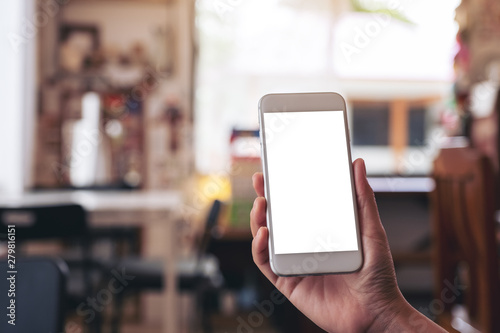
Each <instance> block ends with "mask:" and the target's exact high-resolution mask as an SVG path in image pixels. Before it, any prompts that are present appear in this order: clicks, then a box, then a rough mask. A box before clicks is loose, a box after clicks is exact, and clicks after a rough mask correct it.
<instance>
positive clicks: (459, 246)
mask: <svg viewBox="0 0 500 333" xmlns="http://www.w3.org/2000/svg"><path fill="white" fill-rule="evenodd" d="M433 178H434V180H435V185H436V187H435V190H434V192H433V196H432V206H433V211H434V214H435V215H434V222H433V231H434V239H433V246H434V258H433V259H434V272H435V297H436V300H438V302H442V303H440V304H442V305H443V309H444V311H443V312H442V313H436V314H437V315H438V318H437V319H438V323H439V324H441V325H442V326H443V327H445V328H447V329H451V323H450V320H451V318H452V315H451V310H452V307H453V305H455V303H457V301H458V300H459V299H461V298H462V296H463V299H464V301H465V306H466V308H467V311H468V315H469V318H470V319H471V324H472V325H473V326H476V327H477V328H479V329H480V330H481V331H482V332H500V316H499V311H500V289H499V284H500V279H499V269H498V267H499V265H498V255H497V248H496V239H495V220H494V213H495V208H494V207H495V188H494V187H495V178H494V175H493V170H492V166H491V162H490V161H489V160H488V159H487V158H486V157H485V156H483V155H481V154H480V153H479V152H477V151H475V150H474V149H472V148H469V147H461V148H444V149H442V150H441V152H440V153H439V155H438V157H437V158H436V160H435V161H434V170H433ZM464 264H465V265H464ZM462 266H466V267H467V270H466V272H467V274H466V276H467V278H465V279H460V280H457V279H458V275H457V274H458V268H459V267H462ZM456 281H460V282H459V284H464V283H465V284H466V288H463V289H462V288H458V289H455V287H454V286H456V285H457V283H456ZM439 312H440V311H439Z"/></svg>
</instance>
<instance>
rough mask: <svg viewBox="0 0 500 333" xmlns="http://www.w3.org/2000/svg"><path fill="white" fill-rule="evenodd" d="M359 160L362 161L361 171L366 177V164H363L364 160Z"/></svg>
mask: <svg viewBox="0 0 500 333" xmlns="http://www.w3.org/2000/svg"><path fill="white" fill-rule="evenodd" d="M361 161H363V172H364V173H365V177H366V164H365V160H364V159H361Z"/></svg>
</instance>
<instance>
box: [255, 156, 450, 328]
mask: <svg viewBox="0 0 500 333" xmlns="http://www.w3.org/2000/svg"><path fill="white" fill-rule="evenodd" d="M353 168H354V181H355V189H356V200H357V206H358V217H359V223H360V229H361V238H362V246H363V254H364V263H363V266H362V268H361V269H360V270H359V271H358V272H356V273H351V274H342V275H320V276H306V277H279V276H277V275H276V274H274V273H273V271H272V270H271V267H270V265H269V250H268V237H269V231H268V229H267V227H266V199H265V198H264V179H263V176H262V173H256V174H255V175H254V176H253V186H254V188H255V191H256V192H257V195H258V197H257V198H256V199H255V202H254V205H253V208H252V212H251V213H250V224H251V229H252V235H253V237H254V239H253V242H252V255H253V259H254V262H255V263H256V264H257V266H258V267H259V269H260V270H261V271H262V273H263V274H264V275H265V276H266V277H267V278H268V279H269V280H270V281H271V282H272V283H273V284H274V285H275V286H276V288H278V289H279V290H280V291H281V293H283V295H285V296H286V297H287V298H288V299H289V300H290V301H291V302H292V303H293V304H294V305H295V306H296V307H297V308H298V309H299V310H300V311H301V312H303V313H304V314H305V315H306V316H307V317H309V318H310V319H311V320H312V321H313V322H315V323H316V324H317V325H318V326H319V327H321V328H323V329H324V330H326V331H328V332H368V331H374V332H382V331H399V332H401V331H404V330H406V329H410V331H412V332H415V331H417V329H418V330H422V332H432V331H436V332H438V331H439V332H441V329H440V328H439V327H438V326H437V325H435V324H434V323H432V322H431V321H430V320H428V319H427V318H425V317H424V316H423V315H421V314H420V313H419V312H418V311H416V310H415V309H413V308H412V307H411V306H410V305H409V304H408V303H407V302H406V300H405V299H404V297H403V296H402V294H401V292H400V291H399V288H398V286H397V282H396V274H395V272H394V264H393V262H392V256H391V253H390V250H389V244H388V242H387V237H386V234H385V230H384V228H383V226H382V223H381V222H380V217H379V215H378V210H377V205H376V203H375V197H374V194H373V191H372V189H371V187H370V185H369V184H368V180H367V178H366V168H365V164H364V161H363V160H361V159H358V160H356V161H354V163H353Z"/></svg>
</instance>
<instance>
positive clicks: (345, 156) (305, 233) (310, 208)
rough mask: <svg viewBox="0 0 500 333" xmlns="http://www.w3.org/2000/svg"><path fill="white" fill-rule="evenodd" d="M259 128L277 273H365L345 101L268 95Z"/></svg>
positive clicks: (323, 96)
mask: <svg viewBox="0 0 500 333" xmlns="http://www.w3.org/2000/svg"><path fill="white" fill-rule="evenodd" d="M259 124H260V141H261V154H262V169H263V172H264V184H265V197H266V200H267V226H268V229H269V259H270V264H271V268H272V270H273V271H274V273H276V274H277V275H280V276H294V275H314V274H332V273H349V272H355V271H357V270H358V269H360V268H361V266H362V264H363V251H362V248H361V239H360V233H359V223H358V215H357V207H356V197H355V192H354V181H353V172H352V162H351V151H350V139H349V130H348V126H347V113H346V105H345V101H344V99H343V98H342V96H340V95H339V94H336V93H301V94H269V95H265V96H264V97H262V98H261V100H260V102H259Z"/></svg>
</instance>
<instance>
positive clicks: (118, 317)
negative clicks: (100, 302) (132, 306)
mask: <svg viewBox="0 0 500 333" xmlns="http://www.w3.org/2000/svg"><path fill="white" fill-rule="evenodd" d="M123 294H124V292H123V291H122V292H121V293H118V294H116V295H115V297H114V298H113V314H112V317H111V333H119V332H120V324H121V321H122V317H123V298H124V295H123Z"/></svg>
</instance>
